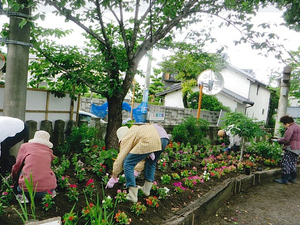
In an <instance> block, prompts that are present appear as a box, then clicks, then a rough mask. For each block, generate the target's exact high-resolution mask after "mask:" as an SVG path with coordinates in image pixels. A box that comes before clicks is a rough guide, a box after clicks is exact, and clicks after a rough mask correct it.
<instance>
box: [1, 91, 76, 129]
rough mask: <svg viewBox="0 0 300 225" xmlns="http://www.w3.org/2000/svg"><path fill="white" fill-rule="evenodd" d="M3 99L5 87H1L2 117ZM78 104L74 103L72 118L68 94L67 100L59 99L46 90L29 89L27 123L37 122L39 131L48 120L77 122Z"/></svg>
mask: <svg viewBox="0 0 300 225" xmlns="http://www.w3.org/2000/svg"><path fill="white" fill-rule="evenodd" d="M3 98H4V87H0V115H3V101H4V99H3ZM47 99H48V100H47ZM77 103H78V101H74V108H73V115H72V118H70V112H71V99H70V98H69V95H68V94H67V96H66V97H65V98H57V97H55V96H54V95H53V94H51V93H50V92H47V91H46V90H40V89H32V88H27V97H26V115H25V121H27V120H34V121H37V122H38V125H37V126H38V127H37V128H38V129H39V128H40V123H41V121H42V120H46V119H47V120H50V121H53V122H54V121H55V120H59V119H61V120H64V121H68V120H70V119H72V120H76V112H77V105H78V104H77ZM53 125H54V123H53Z"/></svg>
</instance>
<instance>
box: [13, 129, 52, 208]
mask: <svg viewBox="0 0 300 225" xmlns="http://www.w3.org/2000/svg"><path fill="white" fill-rule="evenodd" d="M49 140H50V134H49V133H48V132H46V131H43V130H39V131H36V132H35V135H34V138H33V139H30V140H29V141H28V143H24V144H22V145H21V147H20V150H19V153H18V156H17V160H16V163H15V165H13V167H12V172H11V175H12V178H13V181H14V182H15V183H14V185H15V186H17V190H18V191H19V192H20V193H21V191H22V190H24V192H25V195H26V197H27V198H28V197H29V194H28V189H27V187H26V182H25V179H27V180H28V181H30V177H32V182H33V184H32V185H33V187H34V190H35V199H36V200H42V198H43V197H44V196H45V194H47V193H51V195H52V196H55V188H56V186H57V180H56V176H55V174H54V172H53V170H52V168H51V163H52V160H53V159H54V155H53V151H52V149H51V148H52V147H53V144H52V143H51V142H50V141H49ZM17 198H18V199H19V200H20V201H21V202H22V201H26V199H23V196H22V195H21V194H18V195H17ZM26 202H27V201H26Z"/></svg>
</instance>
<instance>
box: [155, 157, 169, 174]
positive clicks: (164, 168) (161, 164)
mask: <svg viewBox="0 0 300 225" xmlns="http://www.w3.org/2000/svg"><path fill="white" fill-rule="evenodd" d="M157 167H158V169H159V170H161V171H162V172H166V171H167V168H168V164H167V161H165V160H163V159H160V160H159V161H158V162H157Z"/></svg>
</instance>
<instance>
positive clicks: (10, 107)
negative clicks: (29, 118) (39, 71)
mask: <svg viewBox="0 0 300 225" xmlns="http://www.w3.org/2000/svg"><path fill="white" fill-rule="evenodd" d="M17 3H18V4H23V5H25V7H24V8H22V7H20V9H19V11H18V12H13V11H8V12H7V15H8V16H9V17H10V22H9V36H8V39H7V40H6V41H5V43H6V44H7V49H8V52H7V64H6V77H5V89H4V106H3V114H4V115H5V116H11V117H16V118H19V119H22V120H25V113H26V94H27V76H28V60H29V48H30V46H31V45H30V43H29V42H30V24H29V23H28V22H27V24H25V25H24V26H23V27H20V22H21V21H22V20H23V19H27V20H28V19H30V9H29V8H28V7H26V6H27V5H28V1H27V0H17Z"/></svg>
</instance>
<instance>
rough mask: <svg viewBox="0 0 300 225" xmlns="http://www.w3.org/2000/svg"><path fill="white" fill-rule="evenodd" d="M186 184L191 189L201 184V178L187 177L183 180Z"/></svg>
mask: <svg viewBox="0 0 300 225" xmlns="http://www.w3.org/2000/svg"><path fill="white" fill-rule="evenodd" d="M183 181H184V184H185V185H186V186H187V187H189V188H192V187H194V186H195V185H196V184H197V183H200V182H201V178H200V177H199V176H192V177H187V178H184V179H183Z"/></svg>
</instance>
